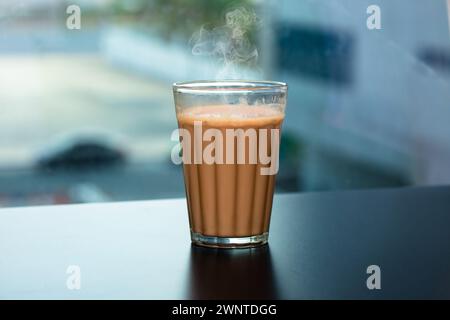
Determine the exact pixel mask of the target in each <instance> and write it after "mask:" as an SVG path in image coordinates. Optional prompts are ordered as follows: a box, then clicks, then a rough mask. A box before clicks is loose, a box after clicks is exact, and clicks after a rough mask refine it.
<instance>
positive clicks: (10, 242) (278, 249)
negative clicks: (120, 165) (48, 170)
mask: <svg viewBox="0 0 450 320" xmlns="http://www.w3.org/2000/svg"><path fill="white" fill-rule="evenodd" d="M370 265H378V266H379V267H380V270H381V278H380V279H381V289H380V290H376V289H375V290H369V289H368V288H367V286H366V280H367V278H368V277H369V274H367V267H368V266H370ZM69 266H77V267H79V270H80V288H79V290H70V289H68V287H67V281H68V279H69V278H70V277H71V275H73V274H72V273H71V272H72V271H71V270H73V269H70V268H69ZM68 268H69V269H68ZM68 271H69V273H67V272H68ZM0 298H7V299H9V298H33V299H34V298H38V299H42V298H61V299H67V298H72V299H79V298H87V299H91V298H95V299H107V298H118V299H122V298H124V299H136V298H137V299H188V298H287V299H297V298H301V299H302V298H307V299H317V298H337V299H346V298H364V299H366V298H369V299H377V298H450V187H433V188H405V189H386V190H370V191H369V190H367V191H343V192H326V193H305V194H286V195H277V196H276V197H275V203H274V208H273V215H272V224H271V230H270V240H269V246H265V247H261V248H257V249H239V250H222V251H220V250H217V249H205V248H198V247H193V246H191V245H190V239H189V232H188V219H187V213H186V204H185V200H184V199H176V200H158V201H140V202H121V203H106V204H105V203H103V204H85V205H68V206H53V207H31V208H13V209H2V210H0Z"/></svg>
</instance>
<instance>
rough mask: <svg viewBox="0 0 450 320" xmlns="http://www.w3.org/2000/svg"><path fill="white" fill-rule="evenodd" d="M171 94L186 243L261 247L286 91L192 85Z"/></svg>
mask: <svg viewBox="0 0 450 320" xmlns="http://www.w3.org/2000/svg"><path fill="white" fill-rule="evenodd" d="M173 92H174V99H175V108H176V114H177V120H178V127H179V129H178V134H179V139H180V145H181V152H180V154H179V155H177V156H178V163H180V162H182V163H183V172H184V183H185V187H186V198H187V207H188V213H189V224H190V229H191V240H192V242H193V243H194V244H197V245H201V246H207V247H215V248H248V247H255V246H259V245H263V244H265V243H267V241H268V236H269V224H270V216H271V211H272V200H273V193H274V187H275V176H276V174H277V172H278V156H279V144H280V128H281V123H282V122H283V119H284V110H285V106H286V98H287V85H286V84H285V83H281V82H272V81H240V80H239V81H234V80H225V81H193V82H181V83H175V84H174V85H173ZM172 156H173V155H172ZM172 159H173V158H172Z"/></svg>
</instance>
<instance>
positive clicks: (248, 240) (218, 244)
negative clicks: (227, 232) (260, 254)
mask: <svg viewBox="0 0 450 320" xmlns="http://www.w3.org/2000/svg"><path fill="white" fill-rule="evenodd" d="M268 239H269V233H268V232H264V233H263V234H258V235H255V236H248V237H215V236H204V235H202V234H200V233H196V232H193V231H191V240H192V243H193V244H195V245H199V246H202V247H209V248H225V249H226V248H228V249H232V248H253V247H258V246H262V245H264V244H266V243H267V241H268Z"/></svg>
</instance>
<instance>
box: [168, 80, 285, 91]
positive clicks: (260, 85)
mask: <svg viewBox="0 0 450 320" xmlns="http://www.w3.org/2000/svg"><path fill="white" fill-rule="evenodd" d="M172 87H173V91H174V92H176V93H194V94H195V93H219V92H220V93H222V94H223V93H252V92H285V91H287V84H286V83H284V82H279V81H268V80H193V81H183V82H175V83H173V85H172Z"/></svg>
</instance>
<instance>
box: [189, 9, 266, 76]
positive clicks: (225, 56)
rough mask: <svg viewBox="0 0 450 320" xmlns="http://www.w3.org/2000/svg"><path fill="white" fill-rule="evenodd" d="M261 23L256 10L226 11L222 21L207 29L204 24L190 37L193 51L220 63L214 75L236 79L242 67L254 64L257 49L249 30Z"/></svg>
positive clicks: (243, 74)
mask: <svg viewBox="0 0 450 320" xmlns="http://www.w3.org/2000/svg"><path fill="white" fill-rule="evenodd" d="M259 25H260V19H259V18H258V17H257V15H256V14H255V12H253V11H252V10H249V9H246V8H238V9H234V10H232V11H229V12H228V13H227V14H226V15H225V25H223V26H220V27H215V28H213V29H211V30H208V29H207V28H205V27H204V26H202V27H201V28H200V30H199V31H197V32H195V33H194V34H193V36H192V38H191V40H190V44H191V45H192V54H194V55H196V56H206V57H208V58H210V59H212V60H214V61H215V62H216V63H217V64H219V65H221V69H220V70H219V72H218V73H217V74H216V78H217V79H239V78H243V76H245V70H246V69H249V68H251V67H255V66H256V62H257V60H258V50H257V48H256V47H255V46H254V45H253V44H252V43H251V41H250V39H249V32H250V31H251V30H252V29H254V28H257V27H258V26H259Z"/></svg>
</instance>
